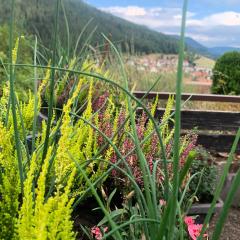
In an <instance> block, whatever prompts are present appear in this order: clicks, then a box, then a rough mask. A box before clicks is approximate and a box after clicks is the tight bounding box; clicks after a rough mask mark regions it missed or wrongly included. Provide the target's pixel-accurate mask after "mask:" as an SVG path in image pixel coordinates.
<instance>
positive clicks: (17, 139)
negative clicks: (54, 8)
mask: <svg viewBox="0 0 240 240" xmlns="http://www.w3.org/2000/svg"><path fill="white" fill-rule="evenodd" d="M14 4H15V1H14V0H12V1H11V19H10V25H9V28H10V30H9V31H10V37H9V62H10V63H11V65H10V66H9V67H10V69H9V72H10V74H9V80H10V98H11V106H12V108H11V109H12V115H13V125H14V138H15V144H16V152H17V160H18V169H19V176H20V184H21V192H22V193H23V182H24V172H23V163H22V152H21V147H20V146H21V143H20V137H19V131H18V124H17V113H16V99H15V92H14V79H15V71H14V70H13V64H12V60H13V59H12V49H13V23H14Z"/></svg>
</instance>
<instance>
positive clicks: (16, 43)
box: [12, 37, 19, 65]
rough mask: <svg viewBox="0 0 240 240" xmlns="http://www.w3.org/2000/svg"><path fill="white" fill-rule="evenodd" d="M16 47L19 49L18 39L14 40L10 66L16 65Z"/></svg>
mask: <svg viewBox="0 0 240 240" xmlns="http://www.w3.org/2000/svg"><path fill="white" fill-rule="evenodd" d="M18 47H19V37H18V38H17V39H16V42H15V46H14V48H13V50H12V64H13V65H14V64H16V62H17V55H18Z"/></svg>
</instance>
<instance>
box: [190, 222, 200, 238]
mask: <svg viewBox="0 0 240 240" xmlns="http://www.w3.org/2000/svg"><path fill="white" fill-rule="evenodd" d="M201 230H202V224H191V225H188V233H189V235H190V237H191V238H192V239H193V240H197V238H198V237H199V236H200V233H201Z"/></svg>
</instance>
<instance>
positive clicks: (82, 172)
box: [9, 0, 240, 240]
mask: <svg viewBox="0 0 240 240" xmlns="http://www.w3.org/2000/svg"><path fill="white" fill-rule="evenodd" d="M14 3H15V1H14V0H12V1H11V9H12V11H11V12H12V16H11V22H10V39H9V46H10V51H9V72H10V75H9V81H10V96H11V109H12V117H13V123H14V137H15V146H16V152H17V159H18V168H19V175H20V181H21V189H22V194H23V185H24V179H25V176H26V175H27V171H28V170H27V168H26V169H25V168H23V163H22V152H21V142H20V138H19V128H18V125H17V114H20V112H19V113H17V110H16V106H17V99H16V97H15V89H14V74H15V71H17V68H19V67H29V68H34V69H35V79H37V69H51V80H50V97H49V107H48V123H47V127H46V132H45V134H46V138H45V141H44V143H43V146H41V147H43V148H42V161H41V163H40V167H39V169H41V165H42V164H43V160H45V159H46V155H47V152H48V148H49V139H50V135H51V134H52V132H51V124H52V120H53V110H54V85H55V77H56V72H61V73H67V72H68V73H71V74H75V75H78V76H85V77H88V78H90V79H94V81H95V82H97V81H100V82H104V83H107V84H109V85H110V86H112V87H114V88H116V89H118V90H119V91H120V92H121V93H122V94H123V95H124V96H125V99H126V102H127V108H126V109H127V112H128V115H127V119H129V120H130V127H131V129H130V133H129V134H130V136H131V139H132V141H133V143H134V151H136V154H137V156H138V159H139V164H140V168H141V172H142V174H143V189H144V190H143V192H142V189H141V188H139V185H138V183H137V181H136V179H135V178H134V175H133V173H132V171H131V169H129V168H128V166H127V164H126V157H127V156H124V155H123V154H121V152H120V151H119V149H118V145H117V144H116V143H115V142H114V136H113V137H112V138H109V137H107V136H106V135H105V134H104V133H103V132H101V131H100V130H99V128H98V127H97V126H95V125H94V124H93V123H92V122H91V121H90V120H89V119H84V118H83V117H82V116H81V115H79V114H77V113H76V112H71V115H72V117H73V118H75V119H81V120H82V121H84V122H85V124H87V125H89V126H90V127H91V128H92V129H94V130H95V131H97V132H98V133H99V134H100V135H101V136H102V137H103V138H104V139H105V140H106V142H107V143H108V145H110V146H111V147H112V148H113V149H114V151H115V153H116V154H117V155H118V161H117V163H115V164H110V165H111V166H110V167H109V169H108V170H107V171H106V173H104V174H105V175H107V174H108V173H110V172H111V170H113V169H116V170H118V171H121V172H122V173H123V174H124V175H125V176H127V177H128V178H129V180H130V181H131V183H132V189H133V190H134V196H135V203H134V201H131V199H130V200H128V201H127V204H126V205H125V206H123V209H122V210H123V211H119V212H118V211H112V210H111V209H109V208H108V207H107V206H106V204H105V203H104V200H103V198H102V196H101V195H100V194H99V192H98V191H97V189H96V185H97V182H99V181H101V179H102V178H104V176H100V177H99V178H98V179H96V180H95V182H92V181H91V180H90V178H89V176H88V174H87V170H86V168H85V167H84V165H83V164H79V163H78V161H77V159H75V156H73V155H71V154H70V153H69V155H70V156H71V159H72V161H73V163H75V165H76V168H77V171H78V175H79V176H81V178H83V179H85V182H86V184H87V186H88V188H87V189H86V190H85V192H84V194H87V192H89V191H91V192H92V194H93V196H94V197H95V199H96V201H97V203H98V205H99V208H100V209H101V211H102V212H103V214H104V216H105V223H108V225H109V226H110V229H109V231H108V232H107V233H105V234H104V236H103V238H102V239H116V240H121V239H140V238H139V237H141V238H142V239H146V240H159V239H164V240H166V239H169V240H172V239H185V235H184V232H185V230H184V228H185V226H184V221H183V217H184V216H185V215H186V212H184V209H181V202H182V199H183V197H184V191H183V194H181V191H180V190H181V187H182V186H181V185H182V184H181V183H182V181H183V179H184V178H185V176H186V175H187V172H188V170H189V168H190V167H191V164H189V162H187V163H186V165H185V166H184V170H183V171H181V172H179V164H180V159H179V158H180V130H181V118H180V116H181V115H180V112H181V93H182V78H183V57H184V39H185V24H186V14H187V3H188V1H187V0H185V1H184V4H183V13H182V16H183V17H182V30H181V40H180V47H179V61H178V73H177V80H176V107H175V134H174V154H173V155H174V158H173V162H172V161H169V159H167V157H166V154H165V146H164V143H163V137H162V133H161V125H160V126H159V123H158V122H157V120H156V119H155V118H154V116H153V114H152V113H151V111H149V109H148V108H147V107H146V106H145V104H144V103H143V101H142V100H139V99H137V98H136V97H135V96H134V95H133V94H132V93H131V91H130V89H129V81H128V80H129V79H128V75H127V72H126V69H125V67H124V64H123V61H122V56H121V53H119V52H118V51H117V49H116V47H115V46H114V45H113V44H112V43H111V42H110V41H109V40H108V39H107V41H108V42H109V44H110V46H111V48H112V49H113V51H114V52H115V54H116V56H117V61H118V62H119V66H120V72H121V78H122V81H123V86H122V84H119V83H117V82H116V81H114V80H112V79H109V78H106V77H103V76H101V75H100V74H98V73H91V72H88V71H80V70H73V69H65V68H62V67H59V66H57V61H56V55H57V33H58V17H59V8H60V4H61V2H60V0H57V1H56V11H55V33H54V38H53V49H52V66H51V67H49V66H42V65H37V60H36V59H37V56H36V55H37V41H36V43H35V48H34V49H35V54H34V64H33V65H29V64H24V63H23V64H13V60H12V49H13V36H12V33H13V22H14ZM65 18H66V16H65ZM66 26H67V28H68V24H67V25H66ZM68 38H69V37H68ZM68 45H69V41H68ZM76 49H77V47H76V48H75V50H76ZM68 55H69V54H68ZM35 83H36V80H35ZM74 87H75V85H74V86H73V88H74ZM35 93H36V85H35ZM37 102H38V99H37V98H35V109H34V112H35V117H34V123H33V133H34V134H35V133H37V125H36V116H37V110H36V106H37ZM137 107H142V108H143V109H144V111H145V113H146V115H147V117H148V119H149V121H150V122H151V124H152V126H153V131H154V132H156V134H157V137H158V141H159V143H160V147H161V156H160V160H157V161H155V162H154V164H153V171H152V172H151V171H150V167H149V165H148V163H147V161H146V156H145V154H144V152H143V147H142V146H143V144H142V143H143V142H144V141H146V140H147V139H148V138H149V135H150V134H149V135H148V136H146V137H145V138H144V140H143V141H141V142H140V140H139V138H138V134H137V128H136V118H135V117H136V112H135V111H136V109H137ZM18 111H20V109H19V110H18ZM59 124H61V121H60V123H59ZM124 124H126V122H125V123H124ZM124 124H123V125H124ZM56 128H57V130H56V132H57V131H58V130H59V128H60V126H57V127H56ZM118 130H120V129H118ZM33 137H34V136H33ZM239 137H240V130H239V131H238V133H237V137H236V140H235V142H234V144H233V147H232V150H231V154H230V157H229V159H228V162H227V164H226V166H225V169H224V174H223V175H222V176H221V180H220V182H219V185H218V187H217V189H216V193H215V196H214V200H213V202H212V205H211V208H210V210H209V213H208V215H207V217H206V219H205V222H204V226H203V229H202V236H203V233H204V232H205V230H206V228H207V225H208V224H209V221H210V218H211V215H212V213H213V209H214V207H215V205H216V202H217V199H218V197H219V195H220V192H221V189H222V187H223V184H224V181H225V179H226V176H227V174H228V172H229V167H230V164H231V162H232V159H233V154H234V152H235V150H236V146H237V143H238V141H239ZM56 139H57V138H56ZM34 145H35V144H34V141H33V146H32V152H34ZM56 145H57V140H56ZM101 153H102V151H100V152H98V153H96V154H95V155H94V156H93V159H98V160H99V161H102V162H104V161H106V159H101V158H100V157H99V156H101ZM91 160H92V159H88V161H91ZM51 161H54V156H53V159H51ZM120 163H124V164H125V165H126V169H121V168H120V167H119V164H120ZM160 163H163V166H164V168H163V175H164V184H163V186H162V189H159V188H158V186H157V184H156V171H157V170H156V169H157V167H158V165H159V164H160ZM169 163H171V164H173V182H172V183H171V182H170V180H169V173H168V166H169ZM104 174H103V175H104ZM189 181H190V180H189ZM238 181H239V173H238V174H237V177H236V179H235V181H234V183H233V186H232V188H231V189H230V192H229V195H228V197H227V201H226V203H225V205H224V210H223V212H222V214H221V216H220V218H219V221H218V223H217V226H216V230H215V232H214V235H213V239H218V238H219V236H220V233H221V228H222V226H223V224H224V221H225V219H226V215H227V212H228V209H229V207H230V203H231V201H232V199H233V196H234V193H235V192H236V190H237V184H238ZM187 185H188V184H186V186H185V188H186V187H187ZM161 191H162V192H163V196H162V197H163V198H164V200H166V207H163V206H161V205H160V204H159V200H160V198H159V193H160V192H161ZM81 200H82V198H79V199H76V201H75V203H76V202H77V203H79V202H80V201H81ZM75 206H76V205H75ZM122 212H125V213H126V215H127V216H128V219H125V220H124V221H121V220H122V218H121V217H122ZM128 234H130V235H128ZM130 236H131V237H130ZM202 236H201V237H200V238H199V239H202ZM129 237H130V238H129Z"/></svg>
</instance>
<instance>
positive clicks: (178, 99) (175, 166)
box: [168, 0, 188, 239]
mask: <svg viewBox="0 0 240 240" xmlns="http://www.w3.org/2000/svg"><path fill="white" fill-rule="evenodd" d="M187 6H188V0H184V4H183V13H182V27H181V40H180V47H179V58H178V71H177V83H176V108H175V132H174V146H173V151H174V153H173V159H174V160H173V172H174V176H173V193H172V198H171V199H172V201H170V202H169V203H168V204H171V211H170V215H169V235H170V239H173V234H174V227H175V222H176V210H177V201H178V190H179V154H180V130H181V94H182V78H183V61H184V49H185V29H186V17H187Z"/></svg>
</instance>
